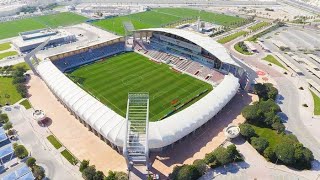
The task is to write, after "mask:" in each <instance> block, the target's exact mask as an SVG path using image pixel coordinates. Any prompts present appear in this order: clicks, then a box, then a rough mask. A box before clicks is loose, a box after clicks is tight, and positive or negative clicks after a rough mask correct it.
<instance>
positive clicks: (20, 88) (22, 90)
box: [16, 83, 28, 98]
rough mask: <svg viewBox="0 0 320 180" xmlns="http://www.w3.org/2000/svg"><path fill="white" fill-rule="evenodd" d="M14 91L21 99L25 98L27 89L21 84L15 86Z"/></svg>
mask: <svg viewBox="0 0 320 180" xmlns="http://www.w3.org/2000/svg"><path fill="white" fill-rule="evenodd" d="M16 89H17V91H18V93H19V94H21V96H22V97H23V98H26V97H27V95H28V90H27V87H26V86H25V85H24V84H22V83H19V84H16Z"/></svg>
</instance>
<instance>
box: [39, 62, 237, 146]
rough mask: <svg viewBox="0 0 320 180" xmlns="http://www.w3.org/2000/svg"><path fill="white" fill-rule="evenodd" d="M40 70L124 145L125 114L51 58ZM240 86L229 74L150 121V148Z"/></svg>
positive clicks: (205, 115) (68, 101) (168, 140)
mask: <svg viewBox="0 0 320 180" xmlns="http://www.w3.org/2000/svg"><path fill="white" fill-rule="evenodd" d="M37 71H38V73H39V75H40V76H41V77H42V79H43V80H44V81H45V82H46V84H47V86H48V87H49V88H50V89H51V91H52V92H53V93H54V94H55V95H56V96H57V97H58V98H59V99H60V101H61V102H63V103H64V104H65V105H66V106H67V107H68V108H69V109H71V110H72V111H73V112H75V114H76V115H77V116H78V117H80V118H81V119H83V120H84V121H85V122H86V123H87V124H89V125H90V126H91V127H92V128H93V129H95V130H96V131H97V132H98V133H99V134H101V135H102V136H103V137H105V138H106V139H108V140H109V141H110V142H111V143H113V144H114V145H117V146H120V147H122V146H123V145H124V142H125V141H124V140H125V133H126V125H125V124H126V123H125V118H124V117H122V116H120V115H118V114H117V113H115V112H114V111H113V110H111V109H110V108H108V107H107V106H105V105H104V104H102V103H101V102H100V101H98V100H97V99H95V98H94V97H93V96H91V95H90V94H88V93H87V92H86V91H85V90H83V89H82V88H80V87H79V86H78V85H76V84H75V83H74V82H73V81H72V80H70V79H69V78H68V77H66V76H65V75H64V74H63V73H62V72H61V71H60V70H59V69H58V68H57V67H56V66H55V65H54V64H53V63H52V62H51V61H49V60H46V61H42V62H41V63H40V64H39V65H38V66H37ZM106 86H107V85H106ZM110 88H112V87H110ZM238 88H239V83H238V79H237V78H235V77H234V76H233V75H226V76H225V77H224V79H223V80H222V82H221V83H220V84H219V85H218V86H217V87H215V88H214V89H213V90H212V91H211V92H210V93H208V94H207V95H206V96H205V97H203V98H201V99H200V100H198V101H197V102H195V103H194V104H192V105H191V106H189V107H187V108H186V109H184V110H183V111H180V112H178V113H176V114H173V115H171V116H169V117H167V118H165V119H163V120H161V121H157V122H150V123H149V141H148V142H149V148H150V149H157V148H162V147H165V146H168V145H170V144H172V143H174V142H176V141H178V140H179V139H181V138H182V137H184V136H186V135H188V134H189V133H191V132H192V131H194V130H195V129H197V128H199V127H200V126H202V125H203V124H204V123H206V122H207V121H208V120H210V119H211V118H212V117H213V116H215V115H216V114H217V113H218V112H219V111H220V110H221V109H222V108H223V107H224V106H225V105H226V104H227V103H228V102H229V101H230V100H231V99H232V98H233V96H234V95H235V94H236V92H237V90H238Z"/></svg>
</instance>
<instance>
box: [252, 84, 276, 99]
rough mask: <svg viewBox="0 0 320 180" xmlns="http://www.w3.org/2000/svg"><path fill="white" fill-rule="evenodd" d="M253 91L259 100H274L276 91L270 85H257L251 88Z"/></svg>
mask: <svg viewBox="0 0 320 180" xmlns="http://www.w3.org/2000/svg"><path fill="white" fill-rule="evenodd" d="M253 91H254V92H255V93H256V94H257V95H258V96H259V99H260V100H264V101H266V100H268V99H272V100H275V99H276V97H277V95H278V90H277V89H276V88H275V87H273V85H272V84H271V83H264V84H262V83H257V84H255V85H254V86H253Z"/></svg>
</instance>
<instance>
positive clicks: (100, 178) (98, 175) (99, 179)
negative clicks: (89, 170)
mask: <svg viewBox="0 0 320 180" xmlns="http://www.w3.org/2000/svg"><path fill="white" fill-rule="evenodd" d="M103 179H104V174H103V172H102V171H97V172H96V174H95V175H94V177H93V180H103Z"/></svg>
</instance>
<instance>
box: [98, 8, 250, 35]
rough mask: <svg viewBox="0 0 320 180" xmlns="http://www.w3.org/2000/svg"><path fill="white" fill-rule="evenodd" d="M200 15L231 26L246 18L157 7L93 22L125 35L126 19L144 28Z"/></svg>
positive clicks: (137, 26)
mask: <svg viewBox="0 0 320 180" xmlns="http://www.w3.org/2000/svg"><path fill="white" fill-rule="evenodd" d="M198 16H200V18H201V20H204V21H207V22H212V23H215V24H220V25H225V26H231V25H234V24H235V23H237V22H240V21H244V19H243V18H240V17H235V16H229V15H224V14H217V13H212V12H206V11H200V13H199V10H195V9H188V8H157V9H152V10H151V11H146V12H141V13H136V14H131V15H126V16H119V17H114V18H109V19H105V20H100V21H96V22H93V24H94V25H96V26H99V27H101V28H103V29H106V30H108V31H111V32H114V33H117V34H119V35H124V28H123V25H122V22H125V21H131V22H132V24H133V25H134V27H135V29H143V28H156V27H162V26H165V25H167V24H170V23H176V22H179V21H181V20H183V19H187V18H193V19H197V18H198Z"/></svg>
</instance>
